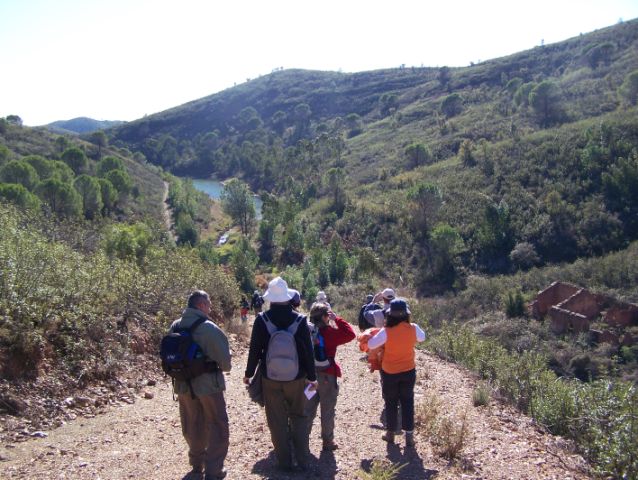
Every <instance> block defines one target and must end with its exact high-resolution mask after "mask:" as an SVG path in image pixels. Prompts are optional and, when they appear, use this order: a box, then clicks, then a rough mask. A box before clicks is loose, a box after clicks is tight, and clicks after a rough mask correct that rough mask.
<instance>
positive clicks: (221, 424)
mask: <svg viewBox="0 0 638 480" xmlns="http://www.w3.org/2000/svg"><path fill="white" fill-rule="evenodd" d="M178 399H179V417H180V420H181V422H182V433H183V434H184V438H185V439H186V443H187V444H188V460H189V463H190V464H191V465H192V466H193V467H194V468H205V471H206V473H207V474H209V475H211V476H214V475H218V474H220V473H221V472H222V469H223V468H224V459H225V458H226V455H227V454H228V444H229V430H228V415H227V413H226V401H225V400H224V392H219V393H213V394H211V395H201V396H199V397H195V398H192V397H191V395H190V394H189V393H186V394H181V395H179V396H178Z"/></svg>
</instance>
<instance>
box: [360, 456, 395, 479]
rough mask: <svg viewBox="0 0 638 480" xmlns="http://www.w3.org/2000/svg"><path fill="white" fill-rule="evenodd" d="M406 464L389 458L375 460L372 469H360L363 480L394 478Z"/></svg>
mask: <svg viewBox="0 0 638 480" xmlns="http://www.w3.org/2000/svg"><path fill="white" fill-rule="evenodd" d="M405 465H406V464H402V465H396V464H394V463H392V462H390V461H388V460H374V461H373V462H372V466H371V467H370V471H369V472H366V471H365V470H359V472H358V475H359V478H361V479H362V480H394V479H395V478H397V475H399V472H400V471H401V469H402V468H403V467H405Z"/></svg>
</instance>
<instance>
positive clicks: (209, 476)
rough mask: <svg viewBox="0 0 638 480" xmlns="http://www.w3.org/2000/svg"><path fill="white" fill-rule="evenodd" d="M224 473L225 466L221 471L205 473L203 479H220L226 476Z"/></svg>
mask: <svg viewBox="0 0 638 480" xmlns="http://www.w3.org/2000/svg"><path fill="white" fill-rule="evenodd" d="M226 473H227V472H226V469H225V468H223V469H222V470H221V472H218V473H215V474H210V473H207V474H206V476H204V480H221V479H222V478H226Z"/></svg>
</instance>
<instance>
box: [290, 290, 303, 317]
mask: <svg viewBox="0 0 638 480" xmlns="http://www.w3.org/2000/svg"><path fill="white" fill-rule="evenodd" d="M290 291H291V292H292V298H291V299H290V305H292V309H293V310H294V311H295V312H298V311H299V307H301V294H300V293H299V290H295V289H294V288H291V289H290Z"/></svg>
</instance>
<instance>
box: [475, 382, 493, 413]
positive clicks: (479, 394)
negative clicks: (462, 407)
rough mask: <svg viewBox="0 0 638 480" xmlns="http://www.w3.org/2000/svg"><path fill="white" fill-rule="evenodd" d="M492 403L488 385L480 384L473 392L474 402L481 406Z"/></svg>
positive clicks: (476, 405)
mask: <svg viewBox="0 0 638 480" xmlns="http://www.w3.org/2000/svg"><path fill="white" fill-rule="evenodd" d="M489 403H490V390H489V388H488V386H487V385H485V384H480V385H479V386H478V387H476V388H475V389H474V391H473V392H472V404H473V405H474V406H475V407H481V406H484V405H488V404H489Z"/></svg>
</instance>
